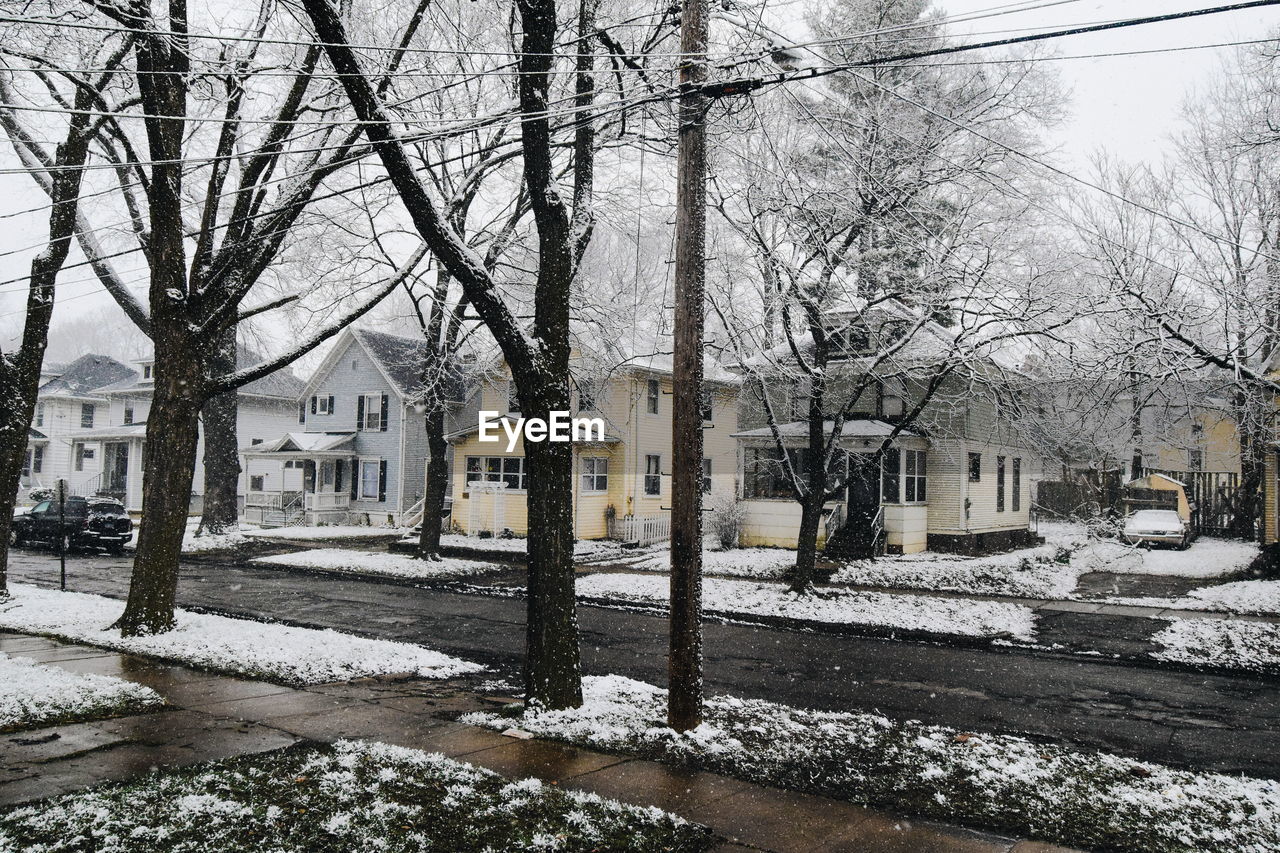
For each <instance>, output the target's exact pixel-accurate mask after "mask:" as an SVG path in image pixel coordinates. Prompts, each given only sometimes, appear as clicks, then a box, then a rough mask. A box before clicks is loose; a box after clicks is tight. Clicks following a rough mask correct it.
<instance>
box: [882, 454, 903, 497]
mask: <svg viewBox="0 0 1280 853" xmlns="http://www.w3.org/2000/svg"><path fill="white" fill-rule="evenodd" d="M880 500H881V501H882V502H884V503H887V504H896V503H901V502H902V451H900V450H899V449H898V448H896V447H890V448H887V449H886V450H885V452H884V456H883V457H882V458H881V461H880Z"/></svg>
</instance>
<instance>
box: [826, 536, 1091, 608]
mask: <svg viewBox="0 0 1280 853" xmlns="http://www.w3.org/2000/svg"><path fill="white" fill-rule="evenodd" d="M1080 572H1081V568H1080V567H1079V566H1078V565H1075V564H1073V563H1072V561H1071V552H1070V551H1069V550H1068V549H1066V548H1060V547H1056V546H1053V545H1041V546H1039V547H1036V548H1023V549H1021V550H1018V551H1010V552H1009V553H1007V554H993V555H990V556H985V557H963V556H960V555H956V554H933V553H928V552H926V553H922V554H905V555H903V556H899V557H884V558H881V559H878V560H858V561H856V562H851V563H848V564H847V565H845V567H844V568H842V569H840V570H839V571H837V572H836V573H835V574H834V575H832V577H831V582H832V583H848V584H857V585H860V586H880V587H898V588H904V589H930V590H943V591H948V592H963V593H967V594H970V595H1008V596H1014V597H1019V598H1053V599H1057V598H1066V597H1068V596H1070V595H1071V593H1072V592H1074V591H1075V588H1076V580H1077V579H1078V578H1079V576H1080Z"/></svg>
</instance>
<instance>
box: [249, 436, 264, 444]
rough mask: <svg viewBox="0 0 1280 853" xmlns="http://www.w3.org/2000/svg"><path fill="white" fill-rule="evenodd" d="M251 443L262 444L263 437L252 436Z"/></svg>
mask: <svg viewBox="0 0 1280 853" xmlns="http://www.w3.org/2000/svg"><path fill="white" fill-rule="evenodd" d="M249 444H250V446H253V445H257V444H262V439H260V438H251V439H249Z"/></svg>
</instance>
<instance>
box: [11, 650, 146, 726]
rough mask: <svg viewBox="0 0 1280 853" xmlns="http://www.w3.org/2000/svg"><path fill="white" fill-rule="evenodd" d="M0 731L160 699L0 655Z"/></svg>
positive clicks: (115, 682) (100, 678)
mask: <svg viewBox="0 0 1280 853" xmlns="http://www.w3.org/2000/svg"><path fill="white" fill-rule="evenodd" d="M0 684H3V685H4V691H3V692H0V732H6V731H14V730H16V729H29V728H35V727H37V726H42V725H51V724H53V723H58V722H67V721H70V720H84V719H89V718H91V717H105V716H110V715H112V714H118V713H123V712H129V711H141V710H142V709H144V708H147V707H149V706H152V705H159V704H161V702H162V701H163V700H162V699H161V698H160V694H159V693H156V692H155V691H154V690H152V689H151V688H150V687H143V686H142V685H141V684H134V683H133V682H130V681H124V680H122V679H119V678H111V677H110V676H106V675H77V674H75V673H71V672H68V671H67V670H65V669H61V668H60V667H56V666H45V665H43V664H38V663H36V662H35V661H33V660H30V659H28V658H23V657H9V656H8V655H6V654H3V653H0Z"/></svg>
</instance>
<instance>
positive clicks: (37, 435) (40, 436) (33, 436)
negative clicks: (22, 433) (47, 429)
mask: <svg viewBox="0 0 1280 853" xmlns="http://www.w3.org/2000/svg"><path fill="white" fill-rule="evenodd" d="M27 438H28V439H29V440H31V441H48V440H49V436H47V435H45V434H44V433H42V432H41V431H40V430H38V429H36V428H35V427H27Z"/></svg>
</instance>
